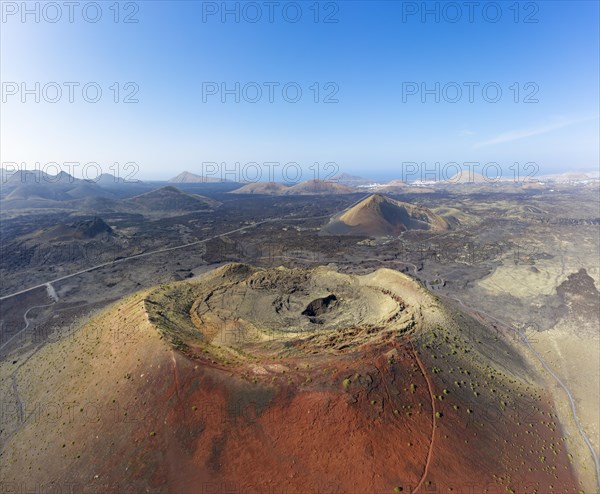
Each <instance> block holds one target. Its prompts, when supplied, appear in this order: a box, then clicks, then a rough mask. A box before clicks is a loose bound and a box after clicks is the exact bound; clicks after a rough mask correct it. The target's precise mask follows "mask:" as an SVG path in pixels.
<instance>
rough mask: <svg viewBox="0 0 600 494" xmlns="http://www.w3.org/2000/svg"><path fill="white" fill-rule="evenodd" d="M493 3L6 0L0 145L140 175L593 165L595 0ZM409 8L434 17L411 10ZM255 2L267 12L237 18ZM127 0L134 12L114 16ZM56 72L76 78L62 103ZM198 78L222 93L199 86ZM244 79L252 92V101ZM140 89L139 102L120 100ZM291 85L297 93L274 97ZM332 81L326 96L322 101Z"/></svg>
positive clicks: (27, 155)
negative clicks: (424, 91) (263, 167)
mask: <svg viewBox="0 0 600 494" xmlns="http://www.w3.org/2000/svg"><path fill="white" fill-rule="evenodd" d="M492 3H493V4H494V6H497V7H498V8H497V9H496V8H495V7H494V6H492V7H490V8H488V10H487V11H485V12H484V11H483V8H482V6H483V5H485V4H486V3H485V2H481V3H480V5H479V6H478V7H474V8H473V11H472V12H471V14H472V16H473V22H469V10H468V8H467V7H466V6H465V5H464V3H463V2H456V3H452V2H450V3H449V2H425V3H423V2H358V1H350V2H297V3H294V2H279V5H278V6H274V7H273V9H274V10H273V12H272V15H273V22H269V18H268V17H269V10H268V7H267V6H266V5H265V4H264V3H263V2H256V3H252V2H242V3H238V2H225V5H226V6H227V7H228V8H229V9H232V10H235V9H236V8H239V19H237V20H239V22H236V18H235V15H234V14H229V15H227V16H225V17H224V18H223V17H222V5H223V2H204V3H202V2H168V3H167V2H159V1H148V2H135V3H133V2H129V3H128V2H121V3H120V6H119V22H114V20H115V18H114V15H115V11H114V9H113V10H111V9H110V7H111V5H113V2H106V3H102V2H101V3H100V5H101V8H102V17H101V18H100V20H98V21H97V22H95V23H92V22H89V21H88V20H91V19H93V17H94V16H95V15H96V12H95V11H94V9H93V8H90V9H88V11H86V15H87V17H84V15H83V12H82V11H81V8H76V9H75V10H74V12H73V15H74V17H73V22H72V23H71V22H69V20H68V7H67V6H65V5H64V4H63V2H57V4H58V5H59V6H61V13H62V18H61V19H60V20H58V21H57V22H55V23H52V22H49V20H53V19H54V18H55V17H56V14H57V12H56V11H55V10H52V9H51V8H50V7H46V10H45V11H44V10H43V9H44V5H45V4H43V3H42V4H36V3H35V2H30V3H29V8H30V9H35V8H36V5H40V7H38V8H39V9H40V10H39V12H40V18H39V21H40V22H35V20H36V19H35V15H34V14H28V15H27V16H26V17H25V18H24V19H23V17H22V12H20V11H18V12H16V13H14V14H13V13H12V12H13V10H14V8H18V9H19V10H20V9H21V2H8V3H6V2H5V3H4V4H3V7H2V8H3V19H2V24H1V29H2V33H1V67H0V68H1V79H2V83H3V95H2V96H3V98H4V100H3V103H2V112H1V113H2V116H1V125H2V128H1V136H0V137H1V153H2V156H1V160H2V162H3V163H7V162H17V163H22V162H24V163H26V164H27V166H28V167H30V168H31V167H33V166H34V164H35V162H39V163H41V164H42V165H44V164H45V163H48V162H57V163H60V164H62V163H66V162H79V163H82V164H84V163H87V162H97V163H99V164H100V166H101V167H102V168H103V170H104V171H111V170H110V169H109V168H110V167H111V164H112V163H114V162H118V163H120V164H121V166H122V165H123V164H124V163H126V162H135V163H137V164H138V165H139V172H138V174H137V178H141V179H167V178H169V177H171V176H173V175H175V174H177V173H179V172H180V171H183V170H189V171H192V172H198V173H199V172H201V170H202V163H203V162H217V163H226V164H227V166H228V167H230V169H235V168H236V165H235V162H239V163H241V164H242V165H243V164H245V163H248V162H257V163H259V164H262V163H264V162H278V163H281V164H282V165H283V164H285V163H288V162H297V163H299V164H300V165H301V166H302V167H303V168H304V169H307V168H308V167H309V166H310V165H311V164H313V163H315V162H317V163H319V167H320V168H321V167H322V166H323V165H324V164H325V163H327V162H333V163H336V165H337V167H338V169H339V171H340V172H348V173H353V174H360V175H363V176H369V177H373V178H381V179H383V178H401V177H400V176H401V171H402V163H403V162H417V163H426V164H427V166H429V167H433V168H435V163H436V162H439V163H440V164H442V165H444V164H445V163H448V162H457V163H464V162H477V163H481V164H482V165H483V164H485V163H487V162H496V163H499V164H500V165H501V166H502V167H503V168H504V169H505V170H506V169H507V168H508V166H510V165H512V164H513V163H514V162H518V163H519V164H520V166H522V165H524V164H525V163H527V162H535V163H537V164H538V165H539V169H540V171H539V173H554V172H559V171H568V170H596V169H598V164H599V143H598V135H599V133H600V132H599V120H598V113H599V99H598V98H599V96H598V93H599V66H598V63H599V62H598V60H599V56H600V55H599V31H598V24H599V22H598V21H599V7H598V5H599V4H598V2H595V1H584V2H573V1H570V2H559V1H542V2H517V3H515V2H512V1H511V2H496V3H494V2H492ZM7 4H10V6H9V7H7ZM289 4H291V5H289ZM15 5H16V7H14V6H15ZM81 5H86V3H85V2H82V3H81ZM285 5H289V6H288V7H287V11H285V12H284V11H283V6H285ZM422 5H425V6H426V7H427V8H428V9H430V10H433V11H435V9H438V12H439V17H438V18H437V19H436V17H435V15H434V14H432V13H430V14H427V15H426V16H425V17H424V18H423V17H422V15H423V11H422V9H421V6H422ZM455 6H458V7H459V9H460V11H459V10H456V7H455ZM515 6H516V7H517V8H516V9H515ZM257 7H258V8H259V9H260V12H261V14H262V17H261V19H259V20H258V21H257V22H250V21H251V20H253V18H254V17H255V16H256V14H257V12H258V10H257ZM134 9H135V10H137V12H135V13H134ZM415 9H416V11H415ZM215 10H216V12H214V11H215ZM315 11H318V13H319V18H318V22H315ZM213 12H214V13H213ZM298 12H300V13H301V17H300V19H299V20H298V21H297V22H291V21H292V20H293V19H294V18H295V17H296V16H297V14H298ZM459 12H460V14H461V18H460V19H459V20H458V21H457V22H451V21H452V20H453V19H455V17H456V16H457V14H458V13H459ZM517 12H518V19H515V15H516V13H517ZM498 13H500V14H501V18H500V19H499V20H498V21H497V22H492V21H493V20H494V18H495V17H496V16H497V15H498ZM127 14H131V15H132V19H137V20H138V22H137V23H124V22H123V20H124V16H126V15H127ZM327 16H329V17H327ZM86 19H88V20H86ZM325 19H328V20H336V21H337V22H324V21H325ZM23 20H25V22H22V21H23ZM515 20H517V21H518V22H515ZM526 20H529V21H537V22H524V21H526ZM36 82H39V83H40V102H39V103H36V102H35V100H34V95H28V96H27V99H26V101H25V103H23V102H22V101H21V90H22V85H21V84H22V83H26V85H27V87H28V88H35V83H36ZM65 82H76V83H79V84H80V85H79V86H76V87H75V89H74V102H73V103H70V102H69V101H68V91H67V86H65V85H64V83H65ZM90 82H91V83H93V85H92V86H91V87H90V88H88V89H89V90H90V92H89V93H87V95H88V96H89V97H90V98H93V97H94V95H95V91H94V88H95V87H97V86H99V87H100V88H101V89H102V96H101V97H100V99H99V101H98V102H97V103H89V102H86V101H85V100H84V98H83V96H82V91H81V88H82V86H83V85H84V84H86V83H90ZM115 82H117V86H118V87H119V95H118V98H119V102H118V103H115V102H114V97H115V92H116V87H117V86H113V84H114V83H115ZM48 83H56V84H58V85H59V86H61V87H62V88H63V89H62V96H61V98H60V99H59V100H58V101H57V102H56V103H51V102H49V100H51V99H52V98H55V97H56V96H55V94H56V93H55V92H54V90H53V87H54V86H53V85H50V86H47V90H48V92H47V93H46V94H44V93H43V91H42V87H43V86H44V85H46V84H48ZM126 83H134V85H130V86H127V87H125V84H126ZM207 83H215V84H216V85H215V86H209V87H210V88H213V89H214V88H217V89H218V93H217V94H214V95H212V94H204V95H203V85H204V88H205V90H206V88H207V86H206V84H207ZM223 83H224V84H225V85H226V87H227V88H230V89H234V88H235V84H236V83H239V85H240V101H239V102H236V101H235V95H232V94H229V95H227V96H226V100H225V103H223V102H222V101H221V94H220V93H221V85H222V84H223ZM265 83H272V84H273V86H272V87H274V93H273V95H274V101H273V102H270V101H269V94H268V86H266V85H265ZM290 83H291V84H290ZM411 83H412V84H411ZM436 83H437V84H439V87H440V100H439V102H436V100H435V94H429V95H427V96H426V99H425V101H424V102H423V101H422V98H421V96H422V95H421V88H422V84H425V86H426V88H429V89H435V87H436ZM469 83H470V84H471V85H472V86H471V87H473V88H474V92H473V100H474V101H473V102H470V101H469V91H468V86H466V85H465V84H469ZM248 84H249V85H248ZM286 84H289V86H288V92H287V93H285V94H284V93H283V92H282V88H283V86H284V85H286ZM407 84H409V85H408V86H407ZM486 84H487V85H488V86H487V92H486V93H485V94H484V93H483V91H482V88H483V87H484V86H485V85H486ZM111 86H112V87H113V89H110V87H111ZM244 86H246V90H247V92H246V93H242V91H241V89H242V88H243V87H244ZM256 86H259V87H261V88H262V97H261V98H259V99H258V101H257V102H255V103H253V102H251V101H249V100H250V99H252V98H255V97H256V93H255V88H256ZM444 86H446V92H445V93H444V92H443V91H442V88H443V87H444ZM136 87H137V88H139V90H138V92H137V93H136V95H135V98H137V99H138V100H139V101H138V102H137V103H124V102H122V100H123V98H124V97H125V96H126V95H127V94H129V93H130V92H132V90H133V89H134V88H136ZM298 87H299V88H300V89H301V90H302V95H301V97H299V101H298V102H296V103H292V102H290V101H286V99H285V97H287V98H288V100H290V99H293V98H295V97H296V92H295V91H296V88H298ZM457 87H460V88H461V89H462V96H461V97H459V96H458V94H457V93H456V88H457ZM317 88H318V95H317ZM403 88H404V91H406V90H407V89H412V90H413V92H414V91H415V90H418V92H417V93H416V94H403ZM497 88H500V89H501V91H502V94H501V95H497V93H496V90H497ZM517 88H518V93H517ZM333 92H335V95H333V96H332V95H331V94H332V93H333ZM12 93H15V94H12ZM533 93H535V94H533ZM328 95H329V96H330V97H329V99H332V100H335V99H337V102H330V103H326V102H324V101H323V100H324V99H326V97H327V96H328ZM244 96H246V98H244ZM284 96H285V97H284ZM444 96H446V97H444ZM315 97H317V102H315ZM453 98H454V99H456V100H457V101H456V102H451V101H450V100H452V99H453ZM486 98H487V99H488V101H486ZM515 98H517V101H516V102H515ZM493 99H497V100H498V101H497V102H495V103H493V102H490V101H491V100H493ZM525 99H529V100H535V99H537V102H529V103H527V102H525V101H524V100H525ZM113 169H114V165H113ZM305 173H306V175H305V178H311V177H310V172H305Z"/></svg>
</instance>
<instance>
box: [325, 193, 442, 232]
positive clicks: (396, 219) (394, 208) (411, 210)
mask: <svg viewBox="0 0 600 494" xmlns="http://www.w3.org/2000/svg"><path fill="white" fill-rule="evenodd" d="M449 228H450V225H449V224H448V222H447V221H446V220H445V219H444V218H442V217H440V216H438V215H436V214H435V213H433V212H432V211H430V210H429V209H427V208H423V207H419V206H414V205H412V204H408V203H405V202H400V201H396V200H395V199H390V198H389V197H386V196H382V195H380V194H373V195H371V196H369V197H368V198H366V199H365V200H363V201H361V202H360V203H358V204H357V205H355V206H354V207H352V208H351V209H349V210H348V211H346V212H344V213H343V214H342V215H341V216H339V217H337V218H333V219H332V220H331V221H330V222H329V224H327V225H326V226H325V227H324V228H323V233H325V234H330V235H364V236H369V237H384V236H395V235H399V234H400V233H402V232H404V231H407V230H431V231H443V230H448V229H449Z"/></svg>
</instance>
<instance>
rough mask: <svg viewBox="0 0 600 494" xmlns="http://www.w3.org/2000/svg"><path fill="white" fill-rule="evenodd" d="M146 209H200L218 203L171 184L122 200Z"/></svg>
mask: <svg viewBox="0 0 600 494" xmlns="http://www.w3.org/2000/svg"><path fill="white" fill-rule="evenodd" d="M123 202H125V203H128V204H130V205H133V206H136V207H138V208H142V209H145V210H147V211H171V212H172V211H202V210H210V209H214V208H216V207H218V206H219V205H220V203H219V202H218V201H214V200H213V199H209V198H208V197H204V196H200V195H197V194H188V193H186V192H182V191H181V190H179V189H178V188H176V187H173V186H172V185H167V186H166V187H161V188H159V189H155V190H151V191H150V192H145V193H143V194H140V195H138V196H135V197H131V198H129V199H126V200H125V201H123Z"/></svg>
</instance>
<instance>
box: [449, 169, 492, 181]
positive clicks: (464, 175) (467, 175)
mask: <svg viewBox="0 0 600 494" xmlns="http://www.w3.org/2000/svg"><path fill="white" fill-rule="evenodd" d="M491 178H493V177H491ZM445 183H451V184H481V183H492V181H491V180H487V179H486V178H485V177H484V176H483V175H481V174H480V173H477V172H472V171H470V170H461V171H459V172H458V173H457V174H455V175H453V176H452V177H451V178H449V179H448V180H446V181H445Z"/></svg>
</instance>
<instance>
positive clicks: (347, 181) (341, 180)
mask: <svg viewBox="0 0 600 494" xmlns="http://www.w3.org/2000/svg"><path fill="white" fill-rule="evenodd" d="M331 181H332V182H337V183H338V184H342V185H347V186H348V187H358V186H359V185H369V184H372V183H373V182H374V180H371V179H369V178H364V177H358V176H356V175H350V174H349V173H340V174H339V175H336V176H335V177H333V178H332V179H331Z"/></svg>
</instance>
